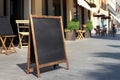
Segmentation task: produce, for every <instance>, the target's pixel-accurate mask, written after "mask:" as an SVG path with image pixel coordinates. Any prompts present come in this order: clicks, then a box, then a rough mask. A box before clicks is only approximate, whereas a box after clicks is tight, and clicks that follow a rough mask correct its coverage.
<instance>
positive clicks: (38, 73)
mask: <svg viewBox="0 0 120 80" xmlns="http://www.w3.org/2000/svg"><path fill="white" fill-rule="evenodd" d="M36 69H37V76H38V78H40V70H39V69H40V68H39V66H38V65H37V66H36Z"/></svg>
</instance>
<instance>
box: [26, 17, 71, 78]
mask: <svg viewBox="0 0 120 80" xmlns="http://www.w3.org/2000/svg"><path fill="white" fill-rule="evenodd" d="M30 23H31V29H30V38H29V39H30V40H29V49H28V50H29V51H28V63H29V64H28V71H29V67H30V64H31V63H36V67H37V75H38V77H40V76H39V75H40V73H39V69H40V68H43V67H47V66H52V65H55V64H59V63H62V62H66V65H67V68H68V67H69V66H68V60H67V56H66V50H65V44H64V36H63V26H62V18H61V17H55V16H36V15H31V16H30Z"/></svg>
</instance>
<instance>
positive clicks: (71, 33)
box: [65, 19, 80, 40]
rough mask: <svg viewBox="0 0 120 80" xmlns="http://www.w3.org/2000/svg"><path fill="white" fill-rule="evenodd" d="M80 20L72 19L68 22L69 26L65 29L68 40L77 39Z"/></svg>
mask: <svg viewBox="0 0 120 80" xmlns="http://www.w3.org/2000/svg"><path fill="white" fill-rule="evenodd" d="M79 25H80V23H79V21H78V20H76V19H72V20H71V21H70V22H68V25H67V28H66V29H65V33H66V40H75V39H76V30H78V29H79Z"/></svg>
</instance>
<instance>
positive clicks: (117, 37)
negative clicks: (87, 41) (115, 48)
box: [91, 34, 120, 40]
mask: <svg viewBox="0 0 120 80" xmlns="http://www.w3.org/2000/svg"><path fill="white" fill-rule="evenodd" d="M91 38H96V39H107V40H120V34H116V35H115V36H111V35H106V36H96V35H93V36H92V37H91Z"/></svg>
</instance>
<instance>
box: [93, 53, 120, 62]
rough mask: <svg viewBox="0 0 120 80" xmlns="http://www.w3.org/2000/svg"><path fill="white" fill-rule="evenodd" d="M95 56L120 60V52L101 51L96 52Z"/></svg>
mask: <svg viewBox="0 0 120 80" xmlns="http://www.w3.org/2000/svg"><path fill="white" fill-rule="evenodd" d="M94 57H103V58H111V59H118V60H120V53H112V52H103V53H102V52H101V53H95V56H94Z"/></svg>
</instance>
